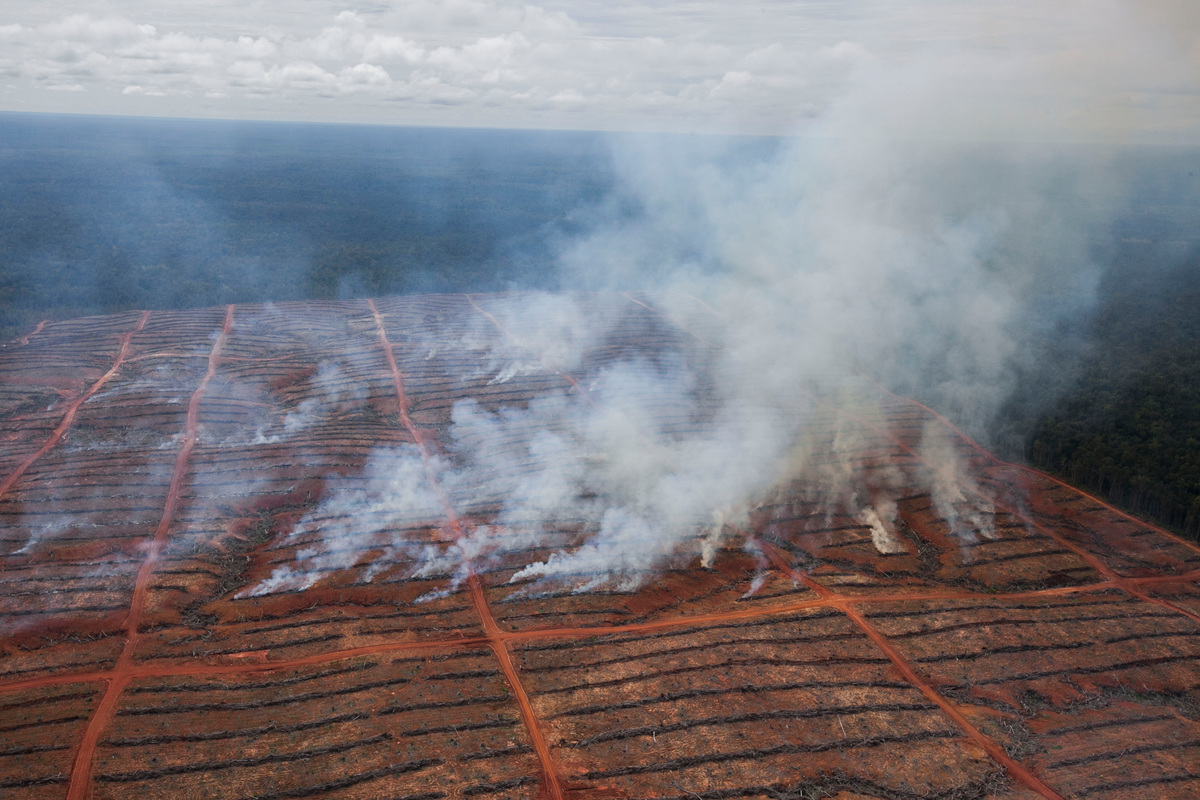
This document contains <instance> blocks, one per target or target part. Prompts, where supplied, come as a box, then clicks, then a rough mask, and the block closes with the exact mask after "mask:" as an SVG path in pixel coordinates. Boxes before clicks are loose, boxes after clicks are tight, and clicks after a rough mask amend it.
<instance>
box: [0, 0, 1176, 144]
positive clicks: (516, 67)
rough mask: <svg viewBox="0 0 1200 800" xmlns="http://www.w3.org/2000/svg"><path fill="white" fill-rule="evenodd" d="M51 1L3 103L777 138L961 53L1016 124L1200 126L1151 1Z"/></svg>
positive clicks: (1169, 17) (35, 11)
mask: <svg viewBox="0 0 1200 800" xmlns="http://www.w3.org/2000/svg"><path fill="white" fill-rule="evenodd" d="M55 7H56V6H55V5H53V4H50V3H45V4H29V5H28V6H27V7H25V8H24V9H22V11H21V12H20V13H17V14H13V15H12V17H14V18H13V19H10V20H7V21H6V24H4V25H0V43H2V45H3V56H2V57H0V72H3V74H4V75H5V76H6V78H12V79H14V80H15V81H16V82H17V83H16V86H17V90H16V91H13V92H10V93H9V94H8V95H6V98H5V103H7V104H9V107H12V108H29V109H39V110H70V106H68V105H63V104H62V102H61V101H55V100H53V99H51V98H50V96H49V95H45V94H44V91H45V89H46V88H48V87H57V88H59V89H61V88H63V87H68V86H69V87H71V88H72V89H73V90H75V91H80V90H85V91H87V92H90V93H100V94H102V95H104V96H106V97H112V98H114V99H115V101H120V98H122V97H124V98H138V100H137V102H138V103H139V105H136V106H129V108H130V109H136V112H137V113H147V112H150V113H162V114H183V115H188V114H193V113H197V110H196V104H195V102H194V99H195V98H207V99H208V100H209V101H210V102H208V103H207V104H206V105H204V109H205V111H204V112H202V113H210V114H218V115H236V114H229V113H228V112H226V113H224V114H223V112H222V111H221V109H222V108H223V106H222V104H221V102H220V101H222V100H228V101H229V103H235V104H236V103H238V102H240V101H241V100H249V99H250V98H255V101H254V103H252V104H251V105H249V106H238V107H239V108H243V107H244V108H254V109H258V113H270V114H272V115H275V116H282V117H289V118H296V119H304V118H306V117H313V116H317V117H327V116H328V108H330V106H328V102H329V99H330V98H332V97H337V96H342V97H344V98H345V99H344V101H340V102H343V103H344V105H342V106H341V108H342V109H343V111H344V112H345V113H346V114H347V115H348V116H352V117H353V118H354V119H358V120H360V121H389V120H392V119H394V118H395V117H394V115H395V113H396V110H397V109H401V108H402V109H404V110H405V112H406V113H407V115H408V116H407V117H406V118H407V119H414V116H413V115H417V116H416V117H415V119H418V120H420V121H425V122H437V121H438V120H447V121H453V122H455V123H456V124H480V125H495V124H501V125H506V124H515V125H526V124H531V125H555V124H568V125H572V126H584V127H634V128H647V127H649V128H667V129H671V128H675V129H690V128H694V127H696V126H700V127H706V128H725V129H734V130H740V131H750V132H768V131H776V132H781V131H788V130H793V129H794V128H795V126H796V125H797V124H798V123H799V121H801V120H804V119H805V118H808V117H811V116H813V115H814V114H816V113H819V112H820V111H822V110H824V109H827V108H829V107H831V105H832V104H834V103H835V102H837V101H838V98H840V97H842V96H845V95H846V94H848V93H849V91H850V90H851V89H852V87H853V86H854V85H855V82H856V81H857V80H859V77H858V76H859V73H860V72H861V71H862V70H864V69H871V70H878V71H880V72H882V73H887V72H888V71H889V70H897V69H898V67H900V66H902V65H908V64H912V63H919V62H921V61H922V60H927V61H928V62H929V63H930V64H931V65H932V67H931V68H932V69H933V70H938V71H942V72H947V71H954V70H955V69H957V68H958V67H957V65H958V64H959V63H960V61H962V59H963V56H964V54H966V55H968V56H969V58H968V59H967V60H968V61H970V60H972V59H973V60H975V61H977V62H979V63H986V64H987V65H988V66H987V68H988V69H990V70H992V73H993V74H994V75H1002V76H1005V78H1006V79H1007V80H1010V81H1011V83H1010V88H1011V89H1012V91H1010V92H1009V93H1008V94H1009V96H1010V97H1011V98H1012V99H1013V100H1014V102H1015V101H1019V102H1021V103H1022V104H1023V105H1024V106H1025V107H1026V110H1028V109H1051V111H1052V112H1054V113H1057V109H1062V108H1067V107H1070V108H1075V109H1076V112H1077V113H1078V115H1079V116H1080V119H1081V125H1082V126H1085V127H1086V126H1087V125H1092V126H1094V127H1097V128H1098V129H1103V128H1107V129H1109V133H1112V131H1113V130H1116V129H1120V130H1121V131H1122V132H1128V131H1131V130H1132V131H1133V132H1135V133H1136V132H1137V131H1138V130H1142V129H1146V130H1150V131H1154V130H1169V129H1174V130H1176V131H1187V130H1189V129H1192V130H1193V133H1194V132H1195V128H1197V127H1200V107H1198V100H1197V98H1198V97H1200V86H1198V78H1197V75H1198V74H1200V70H1198V69H1197V65H1198V64H1200V45H1197V44H1196V43H1195V41H1194V37H1187V36H1184V35H1182V34H1181V33H1180V30H1179V25H1180V21H1179V20H1180V18H1181V16H1182V18H1184V19H1185V20H1190V19H1192V18H1193V17H1194V16H1195V15H1194V14H1193V15H1191V16H1189V15H1188V14H1187V13H1184V12H1181V11H1179V10H1178V9H1175V8H1174V6H1172V5H1171V4H1170V3H1167V2H1165V0H1163V1H1162V2H1156V3H1152V4H1150V5H1149V6H1147V9H1148V10H1145V11H1143V10H1142V9H1141V7H1140V6H1134V5H1121V4H1120V3H1118V2H1117V0H1094V2H1084V0H1064V2H1063V3H1061V4H1056V5H1054V6H1053V7H1050V6H1046V5H1045V4H1035V3H1033V2H1032V0H1018V2H1015V3H1013V4H1009V5H1006V6H1005V7H1004V8H1003V9H996V8H994V7H992V5H990V4H986V3H983V2H982V0H978V1H977V2H975V3H964V4H959V5H956V6H955V9H954V13H947V9H946V8H945V7H944V5H942V4H935V3H933V2H932V0H929V1H928V2H925V3H917V4H903V5H898V4H890V3H878V2H873V0H864V2H863V3H856V4H855V5H854V6H853V7H850V6H840V5H829V4H825V3H816V2H799V3H789V4H785V5H779V6H775V7H773V8H772V11H771V13H770V14H762V15H757V14H750V13H746V12H745V11H744V10H739V9H736V8H734V7H733V6H732V5H731V4H725V3H719V2H716V0H698V1H697V2H695V3H689V4H686V5H670V4H668V5H664V6H662V7H651V6H647V5H621V4H611V3H600V2H599V1H598V0H595V2H593V0H577V2H572V3H569V4H568V3H565V2H559V0H546V2H545V3H544V4H543V5H531V4H528V3H524V2H509V1H508V0H444V1H442V2H438V1H436V0H417V2H412V3H405V4H402V5H397V6H395V7H392V6H386V5H380V6H378V7H367V6H362V7H360V9H359V10H357V11H354V10H346V9H345V7H344V6H342V7H338V6H337V5H335V4H332V3H328V2H325V0H313V2H312V3H311V4H310V5H308V6H306V7H305V8H307V9H311V10H309V11H296V12H293V13H291V14H286V15H280V14H272V15H270V16H268V15H266V14H265V13H264V11H263V9H262V8H260V7H259V6H257V5H255V4H250V5H246V4H235V3H232V2H228V0H225V2H222V1H221V0H218V1H217V3H216V5H213V6H211V7H210V6H205V7H201V6H199V5H193V4H189V3H184V4H173V5H171V6H170V7H164V6H163V5H162V4H151V3H148V2H144V0H130V2H129V3H126V4H123V5H122V6H121V9H122V14H124V16H121V15H114V14H112V13H111V12H110V11H109V10H108V9H111V8H112V7H111V6H107V5H105V6H100V5H98V4H96V5H92V6H91V7H92V8H103V9H106V10H105V11H104V12H103V13H100V12H94V13H66V14H63V13H61V12H60V13H57V14H56V13H55V11H54V9H55ZM79 7H80V6H78V5H77V6H76V8H79ZM872 65H874V66H872ZM903 72H904V74H908V75H910V74H913V73H912V71H908V70H904V71H903ZM1047 76H1049V77H1047ZM963 79H964V80H966V79H967V76H965V75H964V78H963ZM126 87H141V89H140V91H138V92H133V93H126V92H125V88H126ZM151 97H154V98H156V99H155V101H154V104H153V105H148V103H150V102H151V101H150V100H148V99H147V98H151ZM262 99H269V100H270V101H271V103H269V104H266V105H264V104H262V103H261V102H259V101H261V100H262ZM120 102H126V101H120ZM127 102H133V100H129V101H127ZM318 104H320V105H318ZM473 104H474V105H473ZM94 107H95V102H94V101H92V102H91V103H90V105H89V108H94ZM225 107H227V108H233V107H234V106H225ZM450 107H454V108H455V109H457V110H456V111H455V112H454V114H453V115H452V116H446V112H445V109H447V108H450ZM318 108H320V109H322V110H321V111H319V112H318V111H316V110H315V109H318ZM438 109H442V111H439V110H438ZM121 110H122V107H117V108H114V109H113V111H116V112H118V113H119V112H120V111H121ZM556 114H561V115H566V116H557V117H556V116H555V115H556ZM422 115H423V116H422ZM1114 135H1118V134H1114ZM1119 135H1124V133H1121V134H1119ZM1195 136H1200V134H1195Z"/></svg>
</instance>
